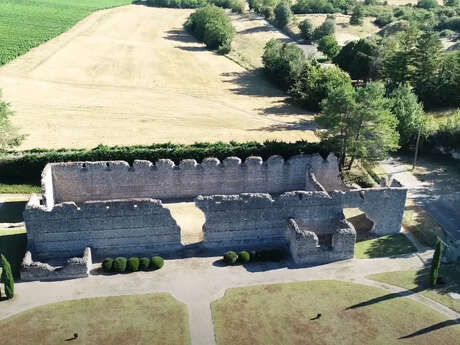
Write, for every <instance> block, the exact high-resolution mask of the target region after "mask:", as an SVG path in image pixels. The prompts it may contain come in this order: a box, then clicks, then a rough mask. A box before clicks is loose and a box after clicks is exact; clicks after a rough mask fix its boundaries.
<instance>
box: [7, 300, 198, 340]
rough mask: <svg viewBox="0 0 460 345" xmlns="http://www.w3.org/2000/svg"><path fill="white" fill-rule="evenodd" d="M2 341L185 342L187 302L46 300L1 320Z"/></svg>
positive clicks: (186, 335) (188, 333) (186, 334)
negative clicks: (44, 303)
mask: <svg viewBox="0 0 460 345" xmlns="http://www.w3.org/2000/svg"><path fill="white" fill-rule="evenodd" d="M0 329H1V339H2V342H1V343H2V344H3V345H10V344H11V345H26V344H27V345H30V344H34V345H55V344H67V342H66V341H65V340H66V339H69V338H72V336H73V334H74V332H77V333H78V339H77V340H74V341H69V342H68V343H69V344H73V343H75V344H86V345H90V344H94V345H114V344H119V345H128V344H136V345H144V344H145V345H165V344H168V345H176V344H177V345H185V344H190V331H189V326H188V314H187V307H186V306H185V305H184V304H183V303H181V302H179V301H177V300H176V299H174V298H173V297H172V296H171V295H169V294H149V295H134V296H117V297H98V298H89V299H80V300H73V301H66V302H60V303H55V304H48V305H45V306H42V307H38V308H35V309H31V310H28V311H26V312H22V313H20V314H17V315H15V316H12V317H10V318H8V319H6V320H2V321H0Z"/></svg>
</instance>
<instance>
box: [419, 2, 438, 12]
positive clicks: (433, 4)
mask: <svg viewBox="0 0 460 345" xmlns="http://www.w3.org/2000/svg"><path fill="white" fill-rule="evenodd" d="M417 7H420V8H424V9H425V10H431V9H433V8H436V7H438V2H437V1H436V0H419V1H418V2H417Z"/></svg>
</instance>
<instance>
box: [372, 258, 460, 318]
mask: <svg viewBox="0 0 460 345" xmlns="http://www.w3.org/2000/svg"><path fill="white" fill-rule="evenodd" d="M439 276H440V277H441V278H442V281H443V282H444V283H443V284H439V285H438V286H436V287H435V288H432V287H431V285H430V269H429V268H424V269H420V270H408V271H396V272H388V273H378V274H373V275H370V276H369V277H368V278H369V279H373V280H376V281H379V282H383V283H387V284H391V285H396V286H400V287H402V288H405V289H408V290H412V291H415V292H419V293H420V294H422V295H423V296H425V297H428V298H430V299H432V300H434V301H436V302H438V303H441V304H444V305H445V306H446V307H448V308H450V309H453V310H455V311H456V312H457V313H460V299H454V298H452V297H451V296H450V295H449V293H456V294H458V295H460V266H459V265H441V270H440V273H439Z"/></svg>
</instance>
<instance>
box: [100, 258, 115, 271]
mask: <svg viewBox="0 0 460 345" xmlns="http://www.w3.org/2000/svg"><path fill="white" fill-rule="evenodd" d="M112 267H113V259H112V258H105V259H104V261H102V270H103V271H104V272H112Z"/></svg>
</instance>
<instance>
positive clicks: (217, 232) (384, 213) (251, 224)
mask: <svg viewBox="0 0 460 345" xmlns="http://www.w3.org/2000/svg"><path fill="white" fill-rule="evenodd" d="M406 192H407V190H406V189H404V188H369V189H365V190H356V191H354V190H353V191H348V192H343V191H334V192H330V193H328V192H324V191H316V192H314V191H294V192H287V193H283V194H282V195H280V196H279V197H273V196H271V195H270V194H240V195H214V196H199V197H197V198H196V199H195V203H196V205H197V207H198V208H200V209H201V210H202V211H203V213H204V214H205V217H206V222H205V224H204V226H203V235H204V245H205V246H206V247H208V248H219V247H220V248H231V247H250V246H255V245H258V244H264V245H271V246H277V245H278V246H281V245H285V244H287V243H288V233H287V231H286V224H287V222H288V220H289V219H290V218H294V219H297V218H299V219H314V220H315V221H317V222H319V223H320V222H323V221H324V222H327V221H328V220H330V219H336V218H337V217H339V216H340V215H342V216H343V208H355V207H356V208H360V209H361V210H362V211H363V212H366V215H367V216H368V217H369V218H370V219H371V220H372V221H373V222H374V229H373V230H372V231H373V232H375V233H376V234H378V235H387V234H393V233H398V232H399V231H400V229H401V220H402V214H403V212H404V204H405V200H406Z"/></svg>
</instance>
